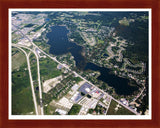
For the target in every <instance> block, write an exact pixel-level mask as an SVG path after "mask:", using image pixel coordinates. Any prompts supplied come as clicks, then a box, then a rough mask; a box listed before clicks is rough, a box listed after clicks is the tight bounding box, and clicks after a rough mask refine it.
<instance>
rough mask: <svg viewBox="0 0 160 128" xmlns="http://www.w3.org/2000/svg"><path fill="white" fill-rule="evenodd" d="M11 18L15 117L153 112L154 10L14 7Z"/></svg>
mask: <svg viewBox="0 0 160 128" xmlns="http://www.w3.org/2000/svg"><path fill="white" fill-rule="evenodd" d="M9 19H10V20H9V22H10V28H9V29H10V33H9V34H10V63H11V64H10V85H9V92H10V94H9V95H10V96H9V98H10V104H9V107H10V114H11V115H12V116H14V115H16V116H17V115H24V116H31V118H32V117H33V116H35V115H36V116H37V115H38V116H41V117H42V116H45V115H48V117H50V118H52V117H53V118H56V117H62V118H63V117H67V118H68V117H72V116H73V115H74V116H77V117H81V116H83V118H85V119H87V117H89V118H92V117H96V118H97V119H98V118H99V117H103V118H104V119H105V118H108V117H110V116H117V115H122V116H138V117H139V116H146V115H150V110H151V108H150V105H149V103H150V98H149V96H150V86H151V85H150V77H149V76H150V72H149V69H150V68H149V67H150V63H149V61H150V59H151V58H150V55H149V54H150V51H149V46H150V45H149V43H150V42H149V39H150V38H149V31H150V27H149V23H150V22H149V19H150V15H149V11H147V10H140V11H139V10H134V11H132V10H124V11H122V10H119V11H118V10H117V11H115V10H105V9H104V10H103V9H100V10H98V9H95V10H94V9H91V10H90V9H88V10H87V9H86V10H85V9H77V10H76V9H75V10H67V9H57V10H56V9H55V10H46V9H44V10H43V9H42V10H36V9H35V10H30V9H28V10H23V9H21V10H20V9H17V10H16V9H11V10H10V17H9ZM84 115H85V116H84Z"/></svg>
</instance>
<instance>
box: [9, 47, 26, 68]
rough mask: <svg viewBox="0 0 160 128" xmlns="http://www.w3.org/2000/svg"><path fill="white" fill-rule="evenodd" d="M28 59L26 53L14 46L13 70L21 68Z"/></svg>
mask: <svg viewBox="0 0 160 128" xmlns="http://www.w3.org/2000/svg"><path fill="white" fill-rule="evenodd" d="M25 61H26V58H25V54H24V53H23V52H22V51H19V50H18V49H17V48H12V71H13V70H15V69H19V68H20V66H21V65H22V64H24V63H25Z"/></svg>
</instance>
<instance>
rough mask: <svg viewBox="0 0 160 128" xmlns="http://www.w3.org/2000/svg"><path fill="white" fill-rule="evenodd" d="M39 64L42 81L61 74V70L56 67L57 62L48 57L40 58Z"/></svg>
mask: <svg viewBox="0 0 160 128" xmlns="http://www.w3.org/2000/svg"><path fill="white" fill-rule="evenodd" d="M39 64H40V75H41V80H42V81H45V80H48V79H51V78H54V77H57V76H59V75H61V74H62V72H61V71H60V70H58V69H57V63H56V62H54V61H53V60H51V59H50V58H41V59H40V61H39Z"/></svg>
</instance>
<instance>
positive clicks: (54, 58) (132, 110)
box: [12, 24, 140, 115]
mask: <svg viewBox="0 0 160 128" xmlns="http://www.w3.org/2000/svg"><path fill="white" fill-rule="evenodd" d="M12 25H13V24H12ZM14 26H15V25H14ZM15 27H16V28H17V30H18V31H20V32H21V30H20V29H19V27H18V26H15ZM21 34H22V35H23V36H24V37H25V38H27V39H28V40H29V41H30V42H31V43H32V45H33V46H34V47H35V48H37V49H38V50H39V51H41V52H42V53H43V54H45V55H46V56H48V57H49V58H51V59H52V60H54V61H55V62H57V63H58V64H61V65H63V67H65V68H66V69H68V70H69V71H72V70H71V69H70V68H69V67H68V66H66V65H64V64H62V63H61V62H59V61H58V60H57V59H56V57H52V56H50V55H49V54H47V53H46V52H44V51H43V50H41V49H40V48H39V47H38V46H37V45H36V44H34V43H33V42H32V40H31V39H29V38H28V37H27V36H26V35H24V34H23V32H21ZM72 72H73V73H75V74H76V75H77V76H79V77H80V78H81V79H83V80H84V81H86V82H88V83H89V84H91V85H92V86H94V87H96V88H97V86H95V85H94V84H92V83H91V82H90V81H88V80H86V79H85V78H84V77H82V76H81V75H79V74H78V73H76V72H75V71H72ZM99 90H101V89H99ZM101 91H102V92H103V93H104V94H107V95H109V94H108V93H106V92H104V91H103V90H101ZM109 96H110V97H111V98H112V99H113V100H115V101H116V102H118V103H119V104H120V105H122V106H124V107H125V108H126V109H128V110H130V111H131V112H133V113H134V114H136V115H140V114H139V113H138V112H136V111H134V109H131V108H130V107H128V106H126V105H124V104H123V103H121V102H120V101H118V100H116V99H115V98H114V97H112V96H111V95H109Z"/></svg>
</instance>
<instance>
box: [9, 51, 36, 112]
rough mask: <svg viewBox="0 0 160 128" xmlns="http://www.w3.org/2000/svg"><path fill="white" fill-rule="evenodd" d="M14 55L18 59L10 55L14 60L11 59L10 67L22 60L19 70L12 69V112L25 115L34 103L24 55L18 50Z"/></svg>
mask: <svg viewBox="0 0 160 128" xmlns="http://www.w3.org/2000/svg"><path fill="white" fill-rule="evenodd" d="M15 55H16V57H17V56H19V59H17V60H16V61H15V60H14V57H12V59H13V60H14V61H12V67H13V65H16V64H19V62H18V61H21V60H23V64H22V62H20V63H21V64H19V70H18V71H16V70H13V71H12V114H13V115H25V114H27V113H30V112H34V104H33V100H32V92H31V87H30V81H29V74H28V69H27V62H26V57H25V56H24V55H23V54H22V53H21V52H19V51H18V52H17V53H16V54H15ZM20 57H21V58H20ZM22 58H23V59H22Z"/></svg>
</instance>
